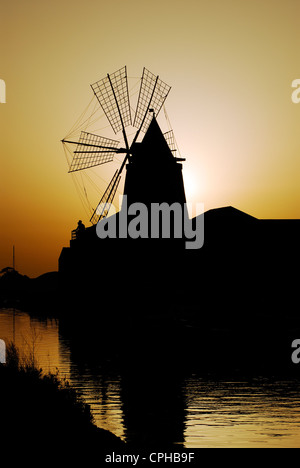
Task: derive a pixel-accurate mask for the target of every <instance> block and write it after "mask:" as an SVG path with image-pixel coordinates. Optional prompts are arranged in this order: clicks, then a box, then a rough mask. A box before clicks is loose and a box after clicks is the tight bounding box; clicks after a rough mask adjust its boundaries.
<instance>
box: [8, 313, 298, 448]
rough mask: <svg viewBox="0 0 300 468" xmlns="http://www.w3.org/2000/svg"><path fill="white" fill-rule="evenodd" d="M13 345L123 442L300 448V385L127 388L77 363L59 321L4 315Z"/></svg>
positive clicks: (221, 382) (202, 383) (206, 382)
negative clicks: (64, 383)
mask: <svg viewBox="0 0 300 468" xmlns="http://www.w3.org/2000/svg"><path fill="white" fill-rule="evenodd" d="M13 337H14V338H15V342H16V345H17V346H18V347H19V348H20V349H21V350H22V351H23V352H24V354H28V353H30V352H31V353H32V352H34V356H35V358H36V359H37V361H38V364H39V366H40V367H42V368H43V370H44V371H45V372H48V371H51V372H57V371H58V372H59V375H60V377H61V378H66V379H68V380H69V381H70V383H71V384H72V385H73V386H74V387H75V388H77V389H78V390H79V392H80V393H81V395H82V396H83V398H84V399H85V401H86V402H87V403H88V404H89V405H90V406H91V410H92V413H93V416H94V420H95V423H96V424H97V425H98V426H99V427H102V428H104V429H108V430H110V431H111V432H113V433H114V434H116V435H117V436H119V437H120V438H122V439H123V440H126V439H132V440H140V439H141V437H142V435H143V433H145V437H147V438H148V437H151V434H153V432H155V431H156V432H157V434H158V435H159V431H160V430H161V431H162V433H163V432H164V431H165V433H166V428H168V434H169V439H172V441H173V442H177V443H181V444H183V446H185V447H186V448H202V447H300V381H299V380H295V379H293V380H292V379H290V380H274V379H268V378H262V377H257V378H252V379H240V380H237V379H229V380H228V379H224V378H223V379H212V378H211V379H209V378H207V377H203V376H198V375H189V376H186V377H185V378H183V379H182V380H179V381H176V383H175V384H173V382H172V383H170V385H169V386H168V385H166V384H165V385H161V387H160V386H159V385H158V384H157V382H156V381H154V382H153V379H149V382H147V381H146V382H141V383H140V382H139V377H138V376H136V377H135V379H136V380H135V382H134V384H132V385H129V386H128V385H127V384H126V379H124V378H123V377H122V376H121V375H119V374H118V373H116V372H113V371H108V370H107V368H106V369H105V371H104V370H103V366H101V365H100V364H99V365H98V366H97V364H96V365H95V363H93V365H87V363H86V362H80V360H78V357H77V356H75V355H74V353H73V351H72V345H71V343H70V341H68V339H67V338H66V337H64V336H62V334H61V333H60V329H59V322H58V320H55V319H46V320H40V319H38V318H30V316H29V315H28V314H26V313H23V312H16V313H15V314H13V311H11V310H0V338H1V339H4V340H5V341H6V342H8V341H10V340H12V339H13ZM151 383H152V385H153V388H151ZM149 385H150V389H149ZM146 387H147V389H148V393H145V392H144V389H145V388H146ZM155 390H156V394H155V395H154V392H155ZM149 395H151V399H150V398H149ZM134 405H136V407H134ZM166 420H168V421H167V422H166ZM154 423H155V427H156V429H153V428H154ZM166 424H167V425H166ZM160 428H161V429H160ZM147 440H148V439H147Z"/></svg>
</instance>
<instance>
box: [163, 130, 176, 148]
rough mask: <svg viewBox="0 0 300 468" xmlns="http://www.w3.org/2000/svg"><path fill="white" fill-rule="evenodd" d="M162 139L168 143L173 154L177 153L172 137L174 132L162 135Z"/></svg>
mask: <svg viewBox="0 0 300 468" xmlns="http://www.w3.org/2000/svg"><path fill="white" fill-rule="evenodd" d="M164 137H165V139H166V142H167V143H168V146H169V148H170V150H171V151H172V153H175V151H177V148H176V143H175V137H174V132H173V130H170V131H169V132H166V133H164Z"/></svg>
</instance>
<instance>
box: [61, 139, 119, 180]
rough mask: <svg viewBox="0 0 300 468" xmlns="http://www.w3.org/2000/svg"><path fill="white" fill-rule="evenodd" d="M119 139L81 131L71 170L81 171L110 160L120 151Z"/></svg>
mask: <svg viewBox="0 0 300 468" xmlns="http://www.w3.org/2000/svg"><path fill="white" fill-rule="evenodd" d="M118 145H119V141H117V140H111V139H110V138H105V137H101V136H99V135H94V134H93V133H87V132H81V134H80V138H79V141H78V143H77V147H76V150H75V151H74V156H73V159H72V162H71V164H70V169H69V172H74V171H80V170H82V169H87V168H89V167H93V166H99V165H101V164H105V163H107V162H110V161H112V160H113V158H114V153H116V151H118Z"/></svg>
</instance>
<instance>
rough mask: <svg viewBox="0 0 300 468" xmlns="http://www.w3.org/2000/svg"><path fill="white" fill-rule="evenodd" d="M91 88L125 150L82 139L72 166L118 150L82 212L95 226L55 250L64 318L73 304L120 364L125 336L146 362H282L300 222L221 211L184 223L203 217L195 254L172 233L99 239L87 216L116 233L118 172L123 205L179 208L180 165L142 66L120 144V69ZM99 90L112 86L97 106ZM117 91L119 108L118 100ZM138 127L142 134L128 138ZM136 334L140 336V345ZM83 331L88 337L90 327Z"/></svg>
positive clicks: (162, 91)
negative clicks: (89, 210) (102, 187)
mask: <svg viewBox="0 0 300 468" xmlns="http://www.w3.org/2000/svg"><path fill="white" fill-rule="evenodd" d="M146 78H147V79H146ZM98 83H99V84H97V85H93V89H94V92H95V94H96V96H97V98H98V100H99V102H100V104H101V105H102V107H103V108H104V110H105V112H106V115H107V116H108V119H109V120H110V121H111V123H112V127H113V129H114V130H115V131H117V129H119V130H122V133H123V136H124V141H125V148H124V149H121V150H117V149H116V146H114V145H113V143H111V145H112V146H111V148H112V149H111V151H108V147H109V145H108V143H107V144H106V145H103V144H102V143H101V141H100V140H99V141H98V140H95V141H96V142H94V143H92V140H89V139H88V138H89V137H86V136H84V137H83V136H82V138H81V140H80V141H79V142H78V146H77V150H76V151H77V152H75V156H74V158H75V162H74V164H75V167H76V164H77V163H78V164H82V162H83V156H84V155H85V154H86V153H85V152H86V151H88V154H89V155H90V154H93V153H94V152H96V154H93V157H95V158H96V159H95V160H97V161H98V163H99V161H100V162H101V161H102V159H101V158H103V157H104V156H105V157H106V156H107V154H108V153H110V152H124V153H125V158H124V160H123V163H122V165H121V168H120V170H119V171H117V172H116V174H115V175H114V177H113V179H112V181H111V183H110V184H109V186H108V188H107V190H106V192H105V194H104V195H103V197H104V198H103V197H102V199H101V200H100V204H99V206H98V210H95V212H94V214H93V216H92V218H91V220H92V222H93V223H95V224H94V225H93V226H91V227H88V228H86V229H85V231H84V232H83V233H82V238H81V239H72V240H71V243H70V247H65V248H63V250H62V252H61V255H60V259H59V271H60V277H61V285H62V291H63V292H64V293H65V294H64V298H65V301H64V302H63V306H62V308H63V311H64V315H65V316H66V315H68V314H67V312H66V311H67V310H69V311H70V314H71V315H72V323H74V321H75V316H76V310H77V311H78V313H79V315H80V313H81V312H82V310H85V313H86V314H89V315H90V317H91V321H92V323H93V325H94V327H93V329H94V330H95V334H96V335H97V332H98V330H99V329H102V330H103V329H104V330H106V331H108V330H109V331H110V333H109V335H108V337H109V338H108V339H106V337H103V336H102V338H101V339H102V349H103V352H104V353H108V354H110V358H113V359H116V360H117V361H119V360H121V361H122V362H123V360H124V362H126V365H127V364H128V362H130V357H132V352H131V351H132V348H131V344H130V343H131V342H133V343H134V344H135V345H136V344H137V343H138V347H136V346H135V347H134V350H135V352H136V353H138V354H139V359H141V360H143V356H145V354H147V352H148V348H147V345H148V346H151V345H150V343H149V340H150V341H151V340H152V341H153V343H155V344H154V345H153V347H152V348H151V351H153V349H155V350H156V351H158V350H159V351H158V352H157V353H155V356H156V358H157V359H159V356H160V357H162V356H164V357H165V358H166V359H167V362H168V363H169V364H170V363H171V362H176V364H177V366H179V367H180V366H183V367H185V368H186V367H196V368H198V367H199V365H201V366H202V369H204V368H205V367H206V366H207V367H208V368H209V369H211V368H220V367H221V368H222V369H223V368H225V367H226V365H228V366H229V367H230V368H241V367H243V366H245V365H247V366H259V367H261V368H262V369H265V368H268V369H270V368H271V367H272V366H275V367H276V366H279V365H280V363H281V364H283V363H284V365H287V366H288V365H289V364H290V342H291V341H292V339H293V338H294V336H292V334H293V333H294V325H295V324H296V323H297V324H298V321H299V319H298V317H297V314H296V311H295V307H294V304H295V300H297V280H296V275H295V267H296V265H297V263H298V262H299V259H300V252H299V235H300V221H299V220H259V219H256V218H254V217H252V216H250V215H248V214H246V213H243V212H241V211H239V210H237V209H235V208H233V207H223V208H218V209H215V210H210V211H207V212H206V213H204V214H202V215H200V216H199V217H197V218H194V219H193V220H190V223H191V224H192V226H194V227H195V226H196V224H197V221H198V220H199V219H200V218H201V219H202V220H203V219H204V245H203V247H202V248H201V249H199V250H187V249H185V247H186V245H185V238H184V236H182V238H180V239H177V238H174V236H173V238H172V236H171V238H170V239H165V238H163V237H162V236H161V235H160V236H159V237H158V238H155V239H153V238H136V239H133V238H122V236H118V235H117V236H116V238H106V239H100V238H99V237H98V236H97V234H96V221H98V220H100V222H101V223H106V221H107V223H109V222H111V223H115V225H116V226H117V230H116V232H117V233H118V232H119V231H118V226H119V223H120V219H121V217H122V210H123V206H122V209H121V211H120V212H119V213H117V214H115V215H113V216H111V217H110V218H107V219H105V217H106V215H107V213H108V208H109V206H108V203H110V202H111V201H112V199H113V196H114V194H115V189H116V187H117V184H118V180H119V177H120V175H121V171H122V170H123V168H124V167H126V180H125V185H124V194H125V195H127V197H128V205H131V204H132V203H136V202H140V203H144V204H145V205H146V206H148V207H149V206H151V204H152V203H163V202H166V203H167V204H169V205H170V204H172V203H174V202H177V203H179V205H181V206H182V205H184V203H185V193H184V184H183V179H182V166H181V163H180V162H181V161H179V160H178V158H175V157H174V155H173V152H172V148H170V146H168V144H167V142H166V138H165V136H164V135H163V134H162V132H161V130H160V128H159V126H158V124H157V121H156V119H155V116H154V113H156V114H157V113H158V111H159V109H160V107H161V105H162V103H163V102H164V99H165V98H166V96H167V94H168V92H169V87H168V86H167V85H165V84H164V83H162V82H161V81H160V80H159V79H158V77H154V75H152V74H150V72H148V71H145V70H144V74H143V79H142V84H141V90H140V97H139V100H138V105H137V111H136V116H135V123H136V124H137V126H138V132H137V133H136V135H135V137H134V140H133V142H132V144H131V145H130V146H129V144H128V140H127V136H126V132H125V126H126V125H127V124H129V123H130V121H131V120H130V116H129V115H128V109H129V104H128V103H127V74H126V69H125V70H124V69H121V71H119V72H118V73H117V74H113V75H111V76H109V75H108V77H107V78H105V79H104V80H101V82H98ZM122 83H123V84H122ZM124 83H125V84H126V86H125V85H124ZM103 90H106V91H107V90H110V91H114V92H112V93H110V98H109V99H108V102H107V97H106V95H105V94H104V91H103ZM120 90H122V92H121V91H120ZM156 92H157V95H156ZM121 95H122V100H121V101H122V103H123V104H122V106H118V103H120V102H121V101H120V99H121ZM141 96H142V97H141ZM143 96H144V97H143ZM145 96H146V97H145ZM152 98H153V99H154V101H153V100H152ZM156 99H157V102H156ZM153 103H154V104H155V106H153ZM152 107H155V109H154V112H153V111H152ZM150 110H151V112H149V111H150ZM112 121H113V122H112ZM140 131H145V136H144V138H143V140H142V141H141V142H139V143H138V142H137V136H138V134H139V132H140ZM84 138H87V139H86V140H84ZM99 138H100V137H99ZM84 141H85V142H84ZM100 143H101V144H100ZM101 146H102V148H101ZM95 147H96V148H95ZM86 148H87V149H86ZM98 158H100V159H98ZM73 161H74V160H73ZM72 164H73V163H72ZM183 213H184V210H183ZM109 220H110V221H109ZM130 220H131V218H130V217H128V222H130ZM150 221H151V220H150ZM150 221H149V224H150ZM199 225H201V223H199ZM70 291H72V293H70ZM66 320H68V319H66ZM291 324H293V325H292V326H291ZM147 330H151V333H152V335H151V337H150V338H151V339H150V338H149V339H148V340H145V336H146V335H147V333H148V331H147ZM270 330H271V331H270ZM80 332H82V330H80ZM85 332H86V333H87V334H88V335H89V336H90V335H91V334H93V330H91V329H89V330H86V331H85ZM279 336H280V337H281V338H280V339H279ZM95 339H97V338H96V336H95ZM245 341H246V345H245ZM146 343H147V345H146ZM216 343H217V344H216ZM270 349H272V358H271V359H270V356H269V350H270ZM220 353H221V356H220Z"/></svg>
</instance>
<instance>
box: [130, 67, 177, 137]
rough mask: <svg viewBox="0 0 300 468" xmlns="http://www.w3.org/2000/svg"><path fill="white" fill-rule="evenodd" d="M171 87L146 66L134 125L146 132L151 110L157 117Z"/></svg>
mask: <svg viewBox="0 0 300 468" xmlns="http://www.w3.org/2000/svg"><path fill="white" fill-rule="evenodd" d="M170 89H171V86H169V85H167V84H166V83H164V82H163V81H162V80H161V79H160V78H159V77H158V76H155V75H154V74H153V73H151V72H150V71H149V70H147V69H146V68H144V70H143V76H142V82H141V87H140V93H139V97H138V103H137V107H136V112H135V117H134V122H133V126H134V127H138V128H139V130H141V131H142V132H144V133H145V132H146V131H147V128H148V127H149V124H150V122H151V119H152V115H151V114H150V113H149V110H152V111H153V112H154V113H155V116H156V117H157V115H158V114H159V111H160V109H161V107H162V105H163V103H164V102H165V100H166V98H167V96H168V94H169V91H170Z"/></svg>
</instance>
